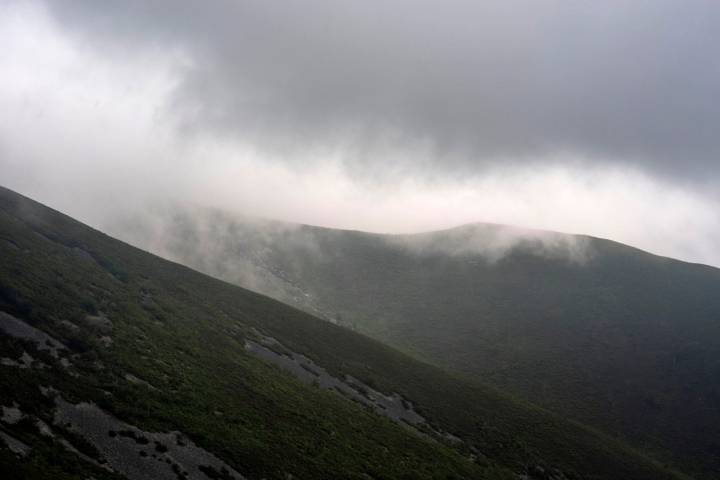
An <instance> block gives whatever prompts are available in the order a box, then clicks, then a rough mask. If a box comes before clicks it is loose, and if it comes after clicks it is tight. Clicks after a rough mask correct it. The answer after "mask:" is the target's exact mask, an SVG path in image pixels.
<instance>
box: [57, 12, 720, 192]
mask: <svg viewBox="0 0 720 480" xmlns="http://www.w3.org/2000/svg"><path fill="white" fill-rule="evenodd" d="M47 6H48V8H49V10H50V11H51V13H52V15H53V17H54V18H55V19H56V20H57V21H58V24H59V25H60V26H61V27H62V28H63V29H65V30H66V31H67V32H70V33H71V34H72V35H74V36H75V38H77V39H79V41H81V42H82V44H83V45H85V46H88V47H90V48H93V49H99V50H100V51H102V52H104V53H105V54H106V55H109V56H113V55H121V56H122V55H133V52H135V51H137V50H138V49H142V50H146V49H157V50H158V51H167V52H182V54H183V55H185V56H186V58H187V60H188V62H187V63H186V64H185V65H184V66H183V67H182V68H181V69H180V70H179V75H180V76H179V83H178V85H177V89H176V91H175V92H174V94H173V99H174V101H173V103H172V105H171V106H170V108H171V110H170V111H171V112H172V113H173V117H174V118H175V119H176V120H177V121H178V122H179V125H180V126H181V127H183V128H184V129H186V131H188V132H195V133H211V134H221V135H223V136H225V135H229V136H231V137H232V138H238V139H242V140H243V141H248V142H250V143H253V144H255V145H257V146H259V147H261V148H262V147H268V148H278V149H280V150H283V151H287V152H291V151H294V150H295V151H296V149H297V148H299V147H302V148H303V149H309V150H311V149H312V148H314V147H319V148H326V147H328V148H333V147H342V148H344V149H345V151H349V152H351V157H352V158H354V159H356V161H357V162H359V163H361V164H363V165H364V164H366V163H367V162H370V163H371V162H382V161H383V160H382V159H383V158H386V157H384V156H383V155H382V154H381V152H383V151H384V150H385V149H387V148H390V149H392V148H396V147H399V148H400V149H402V148H403V147H410V146H412V147H417V146H426V147H427V148H428V149H429V153H430V158H434V159H435V160H431V161H430V163H429V164H428V163H427V161H426V160H427V157H426V159H425V161H424V163H423V165H424V166H425V167H428V168H432V169H440V170H442V169H446V170H448V171H449V170H451V169H454V170H465V167H469V169H473V168H475V167H476V166H478V165H482V164H484V163H485V162H498V161H501V160H498V159H505V160H502V161H510V160H508V159H512V161H513V162H519V161H532V160H533V159H538V158H543V157H544V158H548V157H549V156H553V155H556V154H565V155H566V156H570V157H573V156H577V157H588V158H592V159H594V161H595V162H608V163H613V162H619V163H621V164H622V163H625V164H630V165H633V166H638V167H641V168H647V169H650V170H652V171H653V172H655V173H661V174H665V175H671V176H676V177H681V178H683V179H699V178H702V177H706V178H707V176H708V174H709V175H710V176H713V175H715V176H716V175H717V174H718V173H720V166H718V164H719V163H720V162H718V159H720V135H718V133H719V132H720V108H719V107H718V104H719V102H718V100H720V56H718V55H717V47H718V44H719V41H720V28H718V25H720V4H719V3H717V2H715V1H705V2H703V1H690V0H686V1H661V0H654V1H640V0H638V1H632V2H628V1H614V0H607V1H600V2H596V1H573V2H569V1H537V0H528V1H507V0H503V1H486V2H478V1H458V0H450V1H434V2H429V1H418V0H413V1H410V0H405V1H346V0H315V1H303V2H295V1H282V2H281V1H273V0H258V1H229V0H214V1H210V2H199V1H197V0H182V1H181V0H155V1H151V0H126V1H123V2H98V1H95V0H86V1H81V0H53V1H48V2H47ZM287 147H290V148H287ZM375 166H376V167H377V166H378V165H377V164H375Z"/></svg>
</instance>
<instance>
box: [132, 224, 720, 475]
mask: <svg viewBox="0 0 720 480" xmlns="http://www.w3.org/2000/svg"><path fill="white" fill-rule="evenodd" d="M135 227H136V228H134V229H133V231H132V234H133V235H134V237H128V238H131V239H132V241H133V242H137V244H140V245H146V246H148V247H152V246H154V247H155V248H158V249H161V251H162V252H163V254H164V255H167V256H169V257H170V258H173V259H175V260H177V261H180V262H182V263H185V264H187V265H190V266H193V267H194V268H198V269H201V270H202V271H204V272H206V273H209V274H211V275H214V276H218V277H220V278H223V279H226V280H229V281H232V282H235V283H238V284H241V285H246V286H248V287H250V288H253V289H256V290H257V291H260V292H263V293H266V294H268V295H272V296H275V297H276V298H280V299H282V300H283V301H286V302H289V303H292V304H294V305H296V306H298V307H300V308H303V309H305V310H307V311H310V312H313V313H315V314H316V315H319V316H323V317H325V318H327V319H329V320H331V321H334V322H337V323H340V324H344V325H347V326H351V327H352V328H355V329H357V330H359V331H361V332H363V333H365V334H368V335H370V336H373V337H375V338H377V339H380V340H382V341H384V342H387V343H388V344H390V345H392V346H394V347H396V348H399V349H401V350H403V351H405V352H409V353H411V354H412V355H413V356H415V357H418V358H421V359H423V360H426V361H429V362H431V363H434V364H436V365H438V366H441V367H443V368H446V369H449V370H454V371H455V372H459V373H462V374H464V375H467V376H470V377H471V378H474V379H477V380H480V381H482V382H484V383H489V384H493V385H495V386H497V387H500V388H501V389H502V390H505V391H510V392H512V393H513V394H515V395H518V396H521V397H524V398H526V399H529V400H531V401H532V402H533V403H538V404H540V405H542V406H544V407H547V408H549V409H552V410H554V411H556V412H559V413H561V414H563V415H566V416H569V417H571V418H575V419H577V420H579V421H581V422H584V423H589V424H591V425H594V426H595V427H596V428H599V429H602V430H604V431H606V432H608V433H611V434H613V435H617V436H621V437H624V438H625V439H628V440H630V441H631V442H632V443H634V444H635V445H636V446H638V447H641V448H643V449H645V450H646V451H651V452H653V453H654V455H656V456H657V457H658V458H664V459H672V461H674V462H678V464H681V465H683V466H684V468H687V469H692V470H693V471H694V473H697V474H700V475H704V476H706V477H707V478H716V473H717V472H718V471H720V270H718V269H714V268H710V267H706V266H702V265H695V264H688V263H684V262H680V261H676V260H672V259H668V258H663V257H658V256H655V255H651V254H648V253H646V252H642V251H640V250H637V249H634V248H631V247H628V246H625V245H622V244H618V243H615V242H611V241H606V240H600V239H595V238H590V237H583V236H571V235H562V234H554V233H549V232H528V231H522V230H518V229H513V228H509V227H501V226H493V225H471V226H466V227H460V228H457V229H453V230H448V231H442V232H434V233H428V234H421V235H398V236H388V235H373V234H367V233H361V232H349V231H340V230H331V229H323V228H315V227H307V226H293V225H285V224H281V223H277V222H259V221H250V220H248V219H242V220H239V221H238V220H237V219H234V218H231V217H229V216H227V215H223V214H220V213H217V212H193V213H192V214H190V213H188V212H184V213H178V214H177V215H176V216H174V217H172V220H171V221H168V222H167V223H166V224H165V225H164V226H163V227H162V228H160V229H157V230H155V234H156V235H150V236H147V235H143V232H147V230H144V229H143V228H142V226H141V225H135ZM158 232H164V233H165V234H166V235H167V236H165V237H163V236H162V235H160V236H158V235H157V233H158Z"/></svg>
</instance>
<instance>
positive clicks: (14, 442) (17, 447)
mask: <svg viewBox="0 0 720 480" xmlns="http://www.w3.org/2000/svg"><path fill="white" fill-rule="evenodd" d="M0 439H2V440H3V441H4V442H5V445H7V447H8V448H9V449H10V451H11V452H13V453H16V454H17V455H20V456H21V457H25V456H27V454H28V453H30V451H31V450H32V449H31V448H30V447H29V446H28V445H26V444H24V443H23V442H21V441H20V440H18V439H17V438H15V437H13V436H12V435H8V434H7V433H5V432H3V431H1V430H0Z"/></svg>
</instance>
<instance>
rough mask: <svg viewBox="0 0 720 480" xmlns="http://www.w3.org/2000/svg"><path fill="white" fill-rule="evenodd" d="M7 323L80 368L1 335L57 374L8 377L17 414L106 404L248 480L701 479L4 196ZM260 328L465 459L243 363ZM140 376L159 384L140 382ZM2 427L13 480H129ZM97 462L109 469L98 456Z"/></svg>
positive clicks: (0, 239) (3, 393) (5, 468)
mask: <svg viewBox="0 0 720 480" xmlns="http://www.w3.org/2000/svg"><path fill="white" fill-rule="evenodd" d="M0 311H4V312H8V313H10V314H12V315H15V316H17V317H18V318H21V319H22V320H24V321H26V322H27V323H29V324H31V325H34V326H36V327H37V328H40V329H42V330H43V331H45V332H47V333H49V334H51V335H52V336H54V337H55V338H57V339H58V340H60V341H61V342H63V343H64V344H65V345H67V346H68V347H69V348H70V350H71V352H65V353H63V356H65V357H66V358H67V359H69V360H70V361H71V362H72V364H73V366H72V367H70V368H64V367H62V366H61V365H60V362H59V361H58V359H56V358H53V357H52V356H51V355H49V354H48V353H47V352H44V351H38V350H37V348H35V346H34V345H33V344H32V343H28V342H25V341H20V340H17V339H13V338H10V337H7V336H5V335H0V356H2V357H9V358H17V356H18V354H19V353H21V351H26V352H28V353H30V354H31V355H32V356H33V357H34V358H35V359H36V360H40V361H42V362H43V363H45V364H46V365H47V368H42V369H40V368H32V369H23V370H21V369H19V368H17V367H13V366H2V365H0V398H1V399H2V403H3V404H4V405H9V404H11V403H12V402H13V401H16V402H17V403H18V404H20V406H21V408H22V410H23V412H25V413H26V414H28V415H33V416H35V417H38V418H40V419H43V420H44V421H45V422H47V423H48V424H50V423H52V413H51V412H52V404H51V401H50V400H49V399H48V398H46V397H45V396H44V395H42V394H41V392H40V390H39V388H38V387H39V386H50V385H51V386H53V387H54V388H56V389H57V390H58V391H60V392H62V395H63V397H64V398H65V399H66V400H68V401H71V402H79V401H93V402H95V403H96V404H97V405H98V406H100V407H101V408H103V409H105V410H106V411H108V412H110V413H112V414H113V415H115V416H117V417H118V418H120V419H122V420H123V421H125V422H127V423H130V424H132V425H135V426H138V427H140V428H142V429H144V430H152V431H171V430H179V431H182V432H183V433H184V434H186V435H187V436H188V437H189V438H191V439H192V440H193V441H194V442H195V443H196V444H198V445H199V446H201V447H202V448H205V449H207V450H208V451H210V452H213V453H214V454H215V455H217V456H218V457H220V458H222V459H223V460H224V461H225V462H227V463H228V464H229V465H231V466H232V467H233V468H235V469H237V470H238V471H240V472H242V473H243V474H244V475H246V476H247V477H248V478H250V479H256V478H268V479H285V478H288V474H291V475H293V476H294V477H297V478H304V479H309V478H313V479H314V478H333V479H341V478H348V479H368V478H374V479H408V478H418V479H436V478H445V479H450V478H456V479H459V478H468V479H469V478H485V479H512V478H516V477H515V473H521V474H522V473H526V472H528V471H531V470H532V471H541V470H544V471H551V470H552V469H558V470H560V471H562V472H563V474H564V475H565V478H568V479H598V480H599V479H607V480H611V479H618V478H627V479H637V480H643V479H647V480H651V479H652V480H655V479H663V478H667V479H680V478H687V477H685V476H683V475H681V474H679V473H676V472H673V471H670V470H668V469H666V468H663V467H662V466H660V465H657V464H656V463H654V462H652V461H651V460H649V459H648V458H646V457H644V456H643V455H641V454H639V453H637V452H635V451H633V450H631V449H629V448H628V447H626V446H625V445H623V444H621V443H620V442H618V441H615V440H612V439H610V438H609V437H607V436H604V435H602V434H599V433H597V432H594V431H592V430H590V429H587V428H585V427H583V426H581V425H579V424H575V423H571V422H568V421H565V420H563V419H562V418H560V417H558V416H556V415H552V414H549V413H547V412H545V411H543V410H541V409H539V408H536V407H533V406H530V405H528V404H525V403H522V402H518V401H515V400H513V399H512V398H510V397H507V396H505V395H502V394H500V393H498V392H495V391H494V390H491V389H488V388H485V387H482V386H479V385H477V384H475V383H472V382H469V381H466V380H463V379H459V378H455V377H453V376H451V375H448V374H446V373H444V372H443V371H441V370H439V369H438V368H436V367H432V366H428V365H425V364H423V363H420V362H418V361H416V360H413V359H411V358H410V357H408V356H406V355H404V354H402V353H399V352H397V351H395V350H392V349H391V348H389V347H387V346H384V345H382V344H380V343H378V342H377V341H374V340H371V339H369V338H366V337H364V336H362V335H359V334H357V333H355V332H352V331H350V330H348V329H345V328H342V327H338V326H335V325H332V324H330V323H329V322H326V321H323V320H320V319H317V318H315V317H312V316H310V315H308V314H306V313H303V312H301V311H299V310H296V309H294V308H291V307H288V306H286V305H284V304H281V303H279V302H277V301H274V300H271V299H269V298H267V297H264V296H261V295H259V294H255V293H252V292H250V291H247V290H244V289H242V288H239V287H236V286H232V285H229V284H227V283H224V282H222V281H219V280H215V279H212V278H210V277H207V276H205V275H202V274H200V273H197V272H194V271H192V270H190V269H188V268H186V267H183V266H180V265H177V264H173V263H171V262H168V261H165V260H162V259H160V258H158V257H155V256H153V255H150V254H148V253H145V252H142V251H140V250H137V249H135V248H133V247H130V246H128V245H126V244H123V243H122V242H119V241H117V240H114V239H112V238H110V237H108V236H106V235H103V234H101V233H99V232H97V231H95V230H93V229H91V228H89V227H86V226H84V225H82V224H80V223H78V222H75V221H73V220H72V219H70V218H68V217H66V216H64V215H61V214H59V213H57V212H54V211H52V210H50V209H47V208H46V207H43V206H41V205H39V204H37V203H35V202H33V201H31V200H28V199H26V198H24V197H21V196H19V195H17V194H14V193H12V192H10V191H7V190H0ZM104 318H107V319H108V320H109V322H110V323H108V322H107V321H105V320H103V319H104ZM253 329H256V330H258V331H260V332H262V333H264V334H266V335H270V336H273V337H275V338H277V339H278V340H279V341H281V342H282V343H283V345H285V346H286V347H287V348H290V349H292V350H294V351H297V352H299V353H303V354H305V355H307V356H308V357H310V358H311V359H313V360H314V361H315V362H316V363H318V364H319V365H322V366H323V367H325V368H326V369H328V371H330V372H332V373H333V374H335V375H337V376H340V377H342V376H343V375H345V374H348V375H352V376H354V377H357V378H359V379H360V380H362V381H364V382H366V383H367V384H368V385H370V386H372V387H373V388H376V389H378V390H380V391H383V392H385V393H392V392H397V393H400V394H401V395H403V396H404V397H406V398H407V399H408V400H410V401H411V402H413V404H414V405H415V406H416V407H417V409H418V411H419V412H420V413H421V414H423V415H424V416H425V417H426V418H427V419H428V420H429V421H430V422H431V423H432V424H433V425H435V426H437V427H439V428H441V429H442V430H445V431H448V432H451V433H453V434H455V435H457V436H459V437H461V438H462V439H464V440H465V443H463V444H462V445H459V446H458V445H455V444H454V443H453V442H450V441H447V442H443V441H437V440H430V439H427V438H425V437H423V436H420V435H418V434H417V433H415V432H413V431H411V430H410V429H408V428H405V427H402V426H399V425H397V424H395V423H392V422H391V421H389V420H387V419H385V418H383V417H380V416H378V415H376V414H374V413H372V412H370V411H368V410H367V409H365V408H363V407H361V406H360V405H359V404H356V403H353V402H351V401H348V400H345V399H343V398H341V397H340V396H338V395H336V394H333V393H331V392H328V391H323V390H320V389H317V388H314V387H312V386H305V385H303V384H301V383H300V382H298V381H296V379H294V378H293V377H291V376H290V375H289V374H288V373H286V372H284V371H281V370H279V369H278V368H276V367H273V366H272V365H269V364H266V363H264V362H263V361H261V360H259V359H257V358H255V357H253V356H251V355H248V354H246V353H245V351H244V349H243V345H244V339H245V338H246V337H251V336H253ZM107 337H110V339H111V341H108V338H107ZM73 372H77V373H78V374H79V375H77V376H74V375H72V373H73ZM128 374H130V375H133V376H135V377H137V378H138V379H141V380H142V381H144V382H147V384H145V383H142V382H138V381H134V382H133V381H128V380H127V379H126V378H128V377H127V375H128ZM2 428H3V430H5V431H7V432H8V433H10V434H12V435H13V436H16V437H17V438H18V439H20V440H22V441H23V442H25V443H27V444H28V445H30V446H31V447H32V448H33V450H32V453H31V454H30V455H29V457H27V458H26V459H20V460H18V459H17V458H16V457H14V456H13V455H11V454H9V453H8V451H7V450H5V449H3V448H0V471H2V472H3V475H4V478H7V477H5V474H6V472H8V475H10V474H11V473H10V472H13V473H12V475H16V474H17V472H22V473H21V474H20V477H21V478H34V477H37V478H87V477H88V476H94V477H95V478H97V479H105V478H115V477H114V476H113V475H112V474H110V473H108V472H106V471H105V470H103V469H101V468H100V467H97V466H94V465H93V464H90V463H87V462H84V461H82V460H78V458H77V457H76V456H74V454H72V453H68V452H65V451H64V450H62V448H61V447H60V446H58V445H57V443H54V442H53V441H52V440H51V439H48V438H46V437H41V436H40V435H38V433H37V431H36V430H34V429H33V428H32V426H28V425H21V424H20V423H18V424H17V425H9V426H8V425H3V426H2ZM117 435H120V433H119V432H118V433H117ZM71 440H72V439H71ZM78 447H80V446H79V445H78ZM150 448H153V447H152V445H149V446H148V449H150ZM83 450H84V451H85V452H86V453H87V454H88V455H90V456H95V455H97V453H96V452H94V451H93V448H92V446H91V445H84V446H83ZM471 454H472V455H473V456H474V457H476V460H475V461H471V460H470V456H471ZM96 460H101V459H96ZM511 472H514V473H511ZM538 478H540V477H538Z"/></svg>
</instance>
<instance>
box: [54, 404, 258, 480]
mask: <svg viewBox="0 0 720 480" xmlns="http://www.w3.org/2000/svg"><path fill="white" fill-rule="evenodd" d="M55 402H56V405H57V410H56V412H55V418H54V422H55V424H58V425H64V426H66V427H68V428H69V429H70V430H71V431H72V432H75V433H78V434H79V435H82V436H83V437H85V438H86V439H87V440H88V441H90V442H91V443H92V444H93V445H94V446H95V448H97V449H98V451H99V452H100V453H101V454H102V455H103V458H105V459H106V460H107V463H108V465H109V466H110V467H111V468H112V469H113V470H115V471H117V472H119V473H121V474H123V475H125V476H126V477H127V478H128V479H130V480H177V479H178V478H179V476H182V477H183V478H186V479H188V480H207V479H208V478H212V477H209V476H208V475H207V474H206V473H205V471H215V472H219V473H221V474H224V475H225V476H221V477H217V478H227V479H244V478H245V477H243V476H242V475H241V474H240V473H239V472H237V471H236V470H235V469H233V468H232V467H230V466H229V465H227V464H226V463H225V462H223V461H222V460H220V459H219V458H217V457H216V456H214V455H213V454H212V453H210V452H207V451H206V450H204V449H202V448H200V447H198V446H197V445H195V444H194V443H193V442H192V441H191V440H190V439H188V438H187V437H186V436H185V435H183V434H182V433H181V432H168V433H156V432H147V431H144V430H141V429H139V428H137V427H135V426H132V425H129V424H127V423H124V422H122V421H120V420H118V419H117V418H115V417H113V416H112V415H110V414H108V413H106V412H104V411H103V410H102V409H100V408H99V407H97V406H96V405H95V404H92V403H78V404H76V405H74V404H71V403H68V402H66V401H65V400H63V399H62V398H60V397H59V396H58V397H56V399H55ZM150 452H152V454H150ZM143 453H144V454H143Z"/></svg>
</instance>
